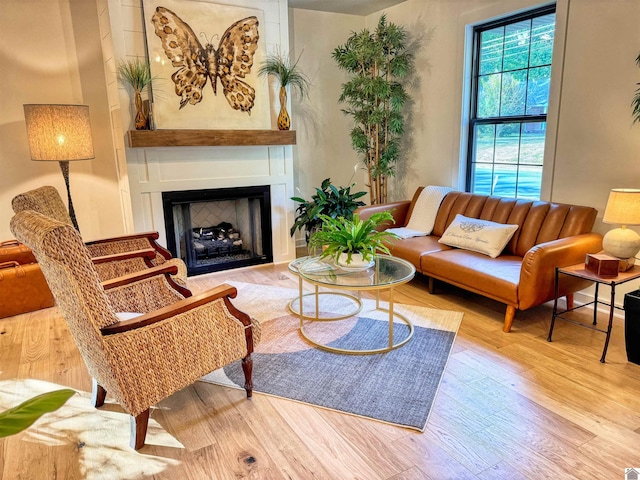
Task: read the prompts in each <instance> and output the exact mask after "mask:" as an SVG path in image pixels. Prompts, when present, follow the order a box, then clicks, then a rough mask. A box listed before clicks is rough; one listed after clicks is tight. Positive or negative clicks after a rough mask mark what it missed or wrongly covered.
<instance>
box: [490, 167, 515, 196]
mask: <svg viewBox="0 0 640 480" xmlns="http://www.w3.org/2000/svg"><path fill="white" fill-rule="evenodd" d="M517 173H518V166H517V165H499V164H496V165H495V166H494V169H493V195H497V196H499V197H515V196H516V181H517V178H518V175H517Z"/></svg>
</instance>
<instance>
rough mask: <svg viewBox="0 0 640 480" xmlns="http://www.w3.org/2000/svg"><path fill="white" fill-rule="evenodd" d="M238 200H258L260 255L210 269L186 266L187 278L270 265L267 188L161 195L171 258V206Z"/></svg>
mask: <svg viewBox="0 0 640 480" xmlns="http://www.w3.org/2000/svg"><path fill="white" fill-rule="evenodd" d="M241 198H253V199H258V200H259V202H260V209H261V211H262V215H260V220H261V225H260V227H261V228H262V232H263V235H262V251H263V252H264V254H263V255H261V256H259V257H254V258H250V259H246V260H235V261H231V262H224V263H219V264H213V265H202V266H198V265H195V266H188V274H189V275H201V274H204V273H210V272H217V271H221V270H229V269H232V268H240V267H248V266H251V265H260V264H264V263H272V262H273V242H272V232H271V187H270V186H269V185H257V186H252V187H232V188H212V189H203V190H181V191H174V192H162V209H163V211H164V224H165V232H166V240H167V249H168V250H169V251H170V252H171V254H172V255H173V256H174V257H177V252H178V249H177V246H176V240H175V239H176V236H175V229H176V227H175V224H174V221H173V207H174V206H175V205H180V204H185V203H196V202H215V201H224V200H238V199H241Z"/></svg>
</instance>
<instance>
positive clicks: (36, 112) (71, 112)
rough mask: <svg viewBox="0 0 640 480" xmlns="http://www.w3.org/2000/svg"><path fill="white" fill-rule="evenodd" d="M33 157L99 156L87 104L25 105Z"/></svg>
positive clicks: (48, 158) (86, 158)
mask: <svg viewBox="0 0 640 480" xmlns="http://www.w3.org/2000/svg"><path fill="white" fill-rule="evenodd" d="M24 116H25V120H26V124H27V136H28V138H29V150H30V152H31V159H32V160H45V161H49V160H51V161H71V160H89V159H92V158H95V155H94V152H93V140H92V138H91V122H90V121H89V107H88V106H87V105H24Z"/></svg>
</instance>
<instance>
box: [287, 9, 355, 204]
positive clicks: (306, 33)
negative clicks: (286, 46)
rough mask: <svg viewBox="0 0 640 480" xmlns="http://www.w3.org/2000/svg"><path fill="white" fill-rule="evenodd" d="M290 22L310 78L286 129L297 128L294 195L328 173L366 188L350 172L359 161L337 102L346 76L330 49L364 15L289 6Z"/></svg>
mask: <svg viewBox="0 0 640 480" xmlns="http://www.w3.org/2000/svg"><path fill="white" fill-rule="evenodd" d="M291 11H292V15H290V27H291V29H292V32H293V34H292V37H293V48H292V51H293V52H294V55H295V56H296V58H297V57H298V56H299V55H301V57H300V63H299V65H300V68H301V69H302V71H303V72H304V73H306V75H307V76H308V77H309V80H310V81H311V88H310V91H309V97H308V98H306V99H299V98H296V99H295V101H294V102H293V114H292V128H293V129H295V130H296V131H297V132H298V145H297V146H296V147H295V155H294V162H295V164H294V165H295V184H296V187H298V189H299V190H300V192H299V194H300V195H302V196H303V197H304V198H309V197H310V196H311V195H312V194H313V193H314V192H315V187H319V186H320V183H321V182H322V180H324V179H325V178H327V177H329V178H331V181H332V182H333V183H334V184H335V185H344V186H346V185H349V181H350V180H351V181H352V182H357V183H358V185H357V187H356V189H357V190H366V189H367V188H366V186H365V184H364V181H363V179H364V175H363V173H362V172H358V174H357V175H355V176H354V177H353V179H352V178H351V177H352V175H353V173H354V168H353V167H354V165H356V164H361V160H360V159H359V158H358V155H357V154H356V153H355V152H354V151H353V149H352V148H351V139H350V137H349V132H350V130H351V128H352V125H353V121H352V120H351V117H347V116H346V115H344V114H343V113H342V111H341V106H340V105H339V104H338V98H339V97H340V92H341V90H342V89H341V85H342V83H344V82H345V81H347V79H348V76H347V74H346V73H345V72H342V71H341V70H339V69H338V66H337V64H336V62H335V61H334V60H333V58H332V56H331V55H332V53H333V50H334V49H335V48H336V47H337V46H338V45H340V44H343V43H344V42H345V41H346V39H347V38H348V37H349V36H350V35H351V33H352V32H354V31H358V30H361V29H362V28H364V21H365V19H364V17H361V16H355V15H344V14H338V13H327V12H316V11H311V10H301V9H292V10H291Z"/></svg>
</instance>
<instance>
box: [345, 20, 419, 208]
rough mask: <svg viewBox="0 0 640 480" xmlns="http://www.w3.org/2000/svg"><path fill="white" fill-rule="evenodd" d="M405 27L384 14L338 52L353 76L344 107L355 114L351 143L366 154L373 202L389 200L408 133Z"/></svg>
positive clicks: (408, 69) (409, 65)
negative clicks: (402, 142)
mask: <svg viewBox="0 0 640 480" xmlns="http://www.w3.org/2000/svg"><path fill="white" fill-rule="evenodd" d="M407 48H408V45H407V31H406V30H405V28H404V27H401V26H398V25H395V24H393V23H390V22H387V18H386V16H385V15H382V16H381V17H380V20H379V21H378V25H377V27H376V29H375V31H373V32H371V31H369V30H368V29H365V30H362V31H361V32H357V33H353V34H352V35H351V36H350V37H349V38H348V39H347V41H346V43H345V44H344V45H340V46H338V47H336V49H335V50H334V51H333V58H334V59H335V60H336V62H337V63H338V66H339V67H340V68H341V69H342V70H345V71H347V72H349V73H350V74H351V75H352V77H351V79H350V80H349V81H348V82H346V83H344V84H343V85H342V93H341V95H340V99H339V100H340V102H341V103H344V104H346V105H347V108H345V109H343V110H342V111H343V112H344V113H345V114H347V115H351V116H352V117H353V120H354V122H355V126H354V128H353V129H352V130H351V143H352V145H353V148H354V150H355V151H356V152H358V153H361V154H362V155H364V159H363V162H364V164H365V167H366V169H367V173H368V183H367V186H368V187H369V194H370V201H371V204H372V205H373V204H380V203H385V202H386V201H387V187H388V177H391V176H393V175H395V171H396V163H397V161H398V159H399V158H400V144H399V143H400V139H401V137H402V134H403V133H404V116H403V112H402V110H403V106H404V105H405V103H406V101H407V100H408V98H409V96H408V94H407V92H406V90H405V88H404V86H403V85H402V83H401V80H402V79H405V78H406V77H407V76H408V74H409V73H410V72H411V71H412V68H413V55H412V54H411V53H409V52H408V51H407Z"/></svg>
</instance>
